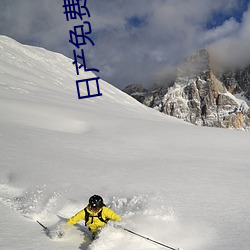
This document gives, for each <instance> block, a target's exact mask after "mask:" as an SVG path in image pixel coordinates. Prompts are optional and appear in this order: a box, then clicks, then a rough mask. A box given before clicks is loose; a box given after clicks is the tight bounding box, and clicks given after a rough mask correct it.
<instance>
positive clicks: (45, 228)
mask: <svg viewBox="0 0 250 250" xmlns="http://www.w3.org/2000/svg"><path fill="white" fill-rule="evenodd" d="M36 222H37V223H38V224H39V225H40V226H42V227H43V229H44V230H45V231H46V230H48V228H47V227H45V226H44V225H43V224H42V223H41V222H39V221H38V220H37V221H36Z"/></svg>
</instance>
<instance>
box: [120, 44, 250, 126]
mask: <svg viewBox="0 0 250 250" xmlns="http://www.w3.org/2000/svg"><path fill="white" fill-rule="evenodd" d="M176 72H177V73H176V79H175V80H174V82H173V83H172V84H171V85H170V86H169V85H161V86H154V87H153V88H151V89H150V90H144V91H140V90H141V89H143V88H142V86H140V85H137V86H135V85H130V86H128V87H126V88H125V89H124V90H123V91H124V92H126V93H128V94H130V95H131V96H133V97H134V98H135V99H137V100H138V101H140V102H141V103H143V104H145V105H146V106H148V107H151V108H155V109H157V110H158V111H160V112H162V113H165V114H167V115H170V116H174V117H177V118H180V119H182V120H184V121H187V122H190V123H193V124H195V125H202V126H209V127H222V128H235V129H246V130H247V129H249V127H250V109H249V106H248V104H247V103H248V102H250V101H249V100H250V99H247V98H249V97H250V66H249V67H246V68H245V69H241V70H240V69H235V70H234V71H232V70H231V71H229V72H227V71H226V72H219V71H218V72H216V69H214V68H213V65H212V63H211V59H210V53H209V51H208V50H207V49H202V50H200V51H198V52H197V53H195V54H194V55H192V56H190V57H188V58H187V59H186V60H185V61H184V62H183V63H182V64H181V65H180V66H179V67H178V68H177V70H176ZM236 94H237V96H234V95H236ZM242 99H245V100H242Z"/></svg>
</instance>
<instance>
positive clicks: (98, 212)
mask: <svg viewBox="0 0 250 250" xmlns="http://www.w3.org/2000/svg"><path fill="white" fill-rule="evenodd" d="M80 220H85V226H87V227H88V228H89V230H90V231H91V232H92V238H93V239H94V238H95V237H96V236H97V234H98V233H99V231H100V230H101V228H102V227H104V226H105V225H106V223H107V222H108V221H109V220H112V221H118V222H120V221H121V220H122V219H121V217H120V215H118V214H116V213H115V212H114V211H113V210H111V209H110V208H108V207H106V206H105V204H104V203H103V199H102V197H101V196H99V195H96V194H95V195H93V196H91V197H90V198H89V204H88V205H87V206H86V207H85V208H84V209H82V210H81V211H79V212H78V213H77V214H75V215H74V216H72V217H71V218H70V219H69V220H68V221H67V224H69V225H74V224H76V223H77V222H78V221H80Z"/></svg>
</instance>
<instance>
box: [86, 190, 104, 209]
mask: <svg viewBox="0 0 250 250" xmlns="http://www.w3.org/2000/svg"><path fill="white" fill-rule="evenodd" d="M89 206H90V209H93V210H99V209H100V208H102V207H103V206H104V204H103V199H102V197H101V196H99V195H96V194H95V195H93V196H91V197H90V198H89Z"/></svg>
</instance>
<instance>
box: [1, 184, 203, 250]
mask: <svg viewBox="0 0 250 250" xmlns="http://www.w3.org/2000/svg"><path fill="white" fill-rule="evenodd" d="M107 200H108V203H107V206H109V207H111V208H112V209H114V210H115V211H117V212H118V213H119V214H120V215H121V216H122V217H123V222H122V223H121V224H122V226H123V227H125V228H128V229H129V230H132V231H135V232H137V233H139V234H141V235H143V236H145V237H148V238H151V237H152V239H154V240H156V241H159V242H161V243H163V244H166V245H168V244H169V245H170V246H174V247H176V248H178V247H183V246H184V245H185V246H186V247H185V248H184V249H185V250H186V249H187V250H188V249H192V248H193V247H194V246H195V248H196V249H199V248H197V245H199V244H201V242H202V241H203V244H204V239H203V240H200V241H199V240H197V235H199V233H198V230H199V228H197V230H196V231H195V230H193V231H192V230H190V225H189V227H187V226H185V224H184V223H182V222H181V221H180V220H179V218H178V217H179V216H178V215H176V214H175V212H174V211H173V209H172V208H169V207H166V206H165V205H164V197H162V196H161V195H140V196H133V197H129V198H125V197H124V198H116V197H111V198H107ZM0 201H1V202H2V203H3V204H4V205H6V206H7V207H9V208H10V209H12V210H15V211H17V212H19V213H20V216H23V217H25V218H27V219H29V220H32V221H34V222H36V220H39V221H41V222H44V223H45V225H46V226H48V228H49V229H50V233H51V235H49V236H50V237H51V238H53V240H56V241H63V242H65V244H67V245H69V246H71V247H75V246H76V245H77V246H79V249H82V250H97V249H102V250H105V249H110V250H112V249H114V250H115V249H119V248H121V247H122V248H123V249H124V241H126V242H128V244H127V245H126V249H138V250H139V249H144V250H150V249H152V250H153V249H162V247H161V246H159V245H157V244H155V243H152V242H150V241H147V240H145V239H143V238H140V237H138V236H135V235H133V234H130V233H128V232H126V231H124V230H122V229H117V228H115V227H114V226H113V225H112V223H110V225H107V226H106V227H105V228H104V229H103V230H102V232H101V233H100V235H99V238H98V239H97V240H95V241H94V242H92V243H91V241H90V240H89V237H88V236H87V235H86V233H87V229H86V228H85V226H84V223H83V222H80V224H79V225H76V226H75V227H72V228H71V229H70V230H69V229H67V230H66V233H65V235H64V237H63V239H58V238H57V237H56V234H57V231H58V230H60V228H62V227H63V226H64V225H65V220H63V219H61V220H60V219H59V218H58V216H57V214H62V215H64V216H62V217H66V218H68V217H70V216H71V215H73V214H74V213H75V211H77V209H79V208H80V209H81V208H83V207H82V203H76V202H72V201H69V200H66V199H65V198H64V195H63V192H61V193H59V192H57V193H56V192H54V193H51V192H50V191H49V188H48V187H46V185H44V186H41V187H34V188H33V189H31V190H22V189H20V188H17V187H14V186H12V185H11V184H10V183H1V184H0ZM183 230H184V231H183ZM185 230H187V231H188V230H190V231H189V232H187V231H186V232H185ZM41 232H42V230H41ZM111 239H112V240H111ZM121 239H122V241H121ZM185 239H188V242H186V240H185ZM121 242H123V243H121ZM167 243H168V244H167ZM121 244H123V245H121Z"/></svg>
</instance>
